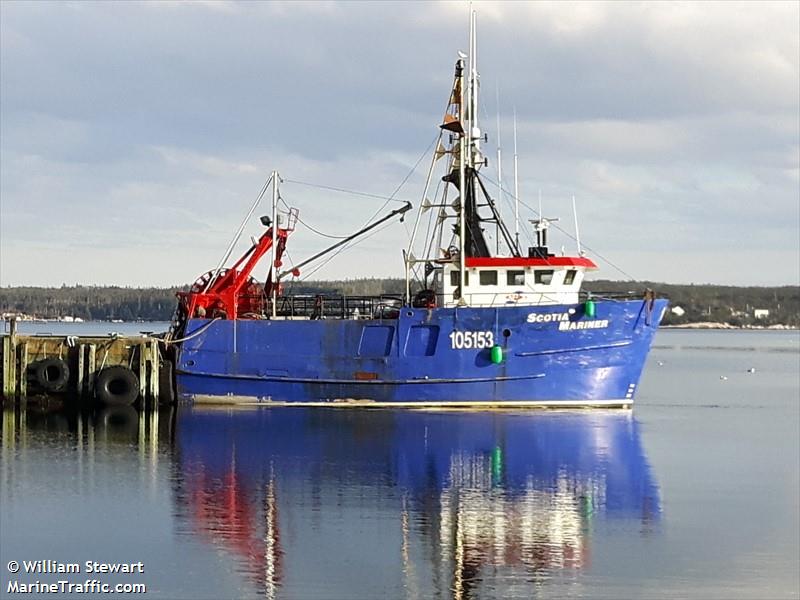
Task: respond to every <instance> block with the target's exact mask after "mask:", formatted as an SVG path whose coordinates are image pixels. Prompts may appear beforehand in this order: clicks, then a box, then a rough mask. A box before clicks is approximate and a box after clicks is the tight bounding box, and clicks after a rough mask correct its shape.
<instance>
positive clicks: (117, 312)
mask: <svg viewBox="0 0 800 600" xmlns="http://www.w3.org/2000/svg"><path fill="white" fill-rule="evenodd" d="M646 288H650V289H653V290H655V292H656V294H657V295H660V296H666V297H667V298H669V299H670V304H671V307H672V308H675V307H680V309H681V310H682V311H683V314H676V313H675V312H672V311H668V313H667V315H666V317H665V320H664V322H665V324H674V325H677V324H685V323H695V322H699V321H715V322H720V323H729V324H731V325H734V326H742V325H765V326H766V325H773V324H784V325H790V326H795V327H798V326H800V287H798V286H780V287H752V286H751V287H738V286H725V285H708V284H704V285H693V284H692V285H683V284H681V285H679V284H667V283H657V282H626V281H609V280H595V281H588V282H586V283H585V284H584V289H585V290H589V291H592V292H593V293H596V294H599V295H602V293H604V292H606V293H620V292H632V293H633V294H639V293H642V292H643V291H644V290H645V289H646ZM186 289H188V286H179V287H169V288H155V287H151V288H133V287H118V286H81V285H75V286H67V285H63V286H61V287H57V288H56V287H49V288H46V287H6V288H0V312H2V313H17V314H25V315H30V316H33V317H38V318H45V319H57V318H63V317H66V316H70V317H79V318H81V319H84V320H87V321H88V320H113V319H121V320H123V321H135V320H145V321H164V320H169V319H170V318H171V317H172V315H173V313H174V311H175V306H176V303H177V299H176V295H175V294H176V292H178V291H179V290H186ZM404 290H405V283H404V281H403V280H402V279H394V278H385V279H379V278H365V279H348V280H337V281H304V282H295V283H289V284H287V285H286V288H285V291H286V292H287V293H292V294H337V295H346V296H370V295H378V294H394V295H401V294H403V293H404ZM756 309H766V310H768V311H769V315H768V316H767V317H765V318H761V319H756V318H755V310H756ZM678 312H680V311H678Z"/></svg>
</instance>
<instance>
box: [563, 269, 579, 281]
mask: <svg viewBox="0 0 800 600" xmlns="http://www.w3.org/2000/svg"><path fill="white" fill-rule="evenodd" d="M577 273H578V271H576V270H575V269H570V270H569V271H567V274H566V275H564V285H572V283H573V282H574V281H575V275H576V274H577Z"/></svg>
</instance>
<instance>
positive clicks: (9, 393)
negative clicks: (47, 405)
mask: <svg viewBox="0 0 800 600" xmlns="http://www.w3.org/2000/svg"><path fill="white" fill-rule="evenodd" d="M9 323H10V331H9V333H8V334H7V335H4V336H3V337H2V342H3V343H2V395H3V399H4V400H13V401H17V402H24V401H25V400H26V399H27V398H29V397H34V396H51V397H52V396H59V397H63V398H64V399H65V400H66V401H72V402H74V401H76V400H78V401H91V400H95V399H98V400H101V401H104V402H105V403H107V404H132V403H135V402H138V403H139V405H140V406H141V407H155V406H157V405H158V404H159V403H162V404H165V403H168V404H171V403H173V398H174V392H173V390H174V388H173V385H174V384H173V381H172V364H171V361H170V359H169V356H168V355H167V353H166V352H165V351H164V350H165V349H164V346H163V344H162V341H161V340H160V339H159V338H156V337H152V336H149V335H139V336H122V335H117V334H111V335H106V336H80V337H79V336H64V335H61V336H58V335H52V334H46V335H21V334H19V333H18V332H17V323H16V321H14V320H11V321H10V322H9ZM98 385H99V386H101V387H102V389H99V388H98ZM135 388H138V389H135ZM165 388H166V389H165ZM137 392H138V393H137ZM131 398H132V399H131Z"/></svg>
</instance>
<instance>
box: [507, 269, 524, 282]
mask: <svg viewBox="0 0 800 600" xmlns="http://www.w3.org/2000/svg"><path fill="white" fill-rule="evenodd" d="M506 285H525V271H516V270H509V271H506Z"/></svg>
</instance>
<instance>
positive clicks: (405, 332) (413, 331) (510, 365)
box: [176, 300, 667, 406]
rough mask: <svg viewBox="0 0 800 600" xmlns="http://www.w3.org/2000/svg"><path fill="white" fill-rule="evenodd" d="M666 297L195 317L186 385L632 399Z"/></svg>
mask: <svg viewBox="0 0 800 600" xmlns="http://www.w3.org/2000/svg"><path fill="white" fill-rule="evenodd" d="M666 306H667V301H666V300H656V301H655V302H653V303H650V302H645V301H641V300H639V301H631V300H628V301H598V302H597V303H596V313H595V315H594V316H593V317H591V318H590V317H589V316H588V315H586V314H584V310H583V306H582V305H580V304H577V305H553V306H521V307H519V306H509V307H499V308H469V307H467V308H452V309H450V308H438V309H433V310H426V309H414V308H407V307H404V308H403V309H402V310H401V312H400V316H399V318H397V319H384V320H363V319H361V320H342V319H333V320H314V321H311V320H296V321H294V320H272V321H270V320H264V321H257V320H239V321H225V320H222V321H216V322H213V323H211V322H210V321H208V320H206V319H192V320H190V321H189V322H188V324H187V327H186V332H185V336H186V337H190V339H188V340H186V341H185V342H183V343H182V346H181V348H180V350H179V353H178V357H177V361H176V364H177V384H178V393H179V395H180V396H181V397H183V398H188V399H190V400H194V401H196V402H202V401H211V402H219V401H228V402H238V403H246V402H258V403H273V404H282V403H292V404H305V405H316V404H329V403H332V402H341V403H345V404H346V403H355V404H359V405H360V404H363V403H369V404H371V405H378V406H380V405H392V406H416V405H448V406H459V405H488V406H495V405H506V406H514V405H542V406H628V405H630V404H631V403H632V401H633V397H634V395H635V391H636V386H637V384H638V381H639V377H640V375H641V373H642V369H643V368H644V363H645V360H646V358H647V354H648V352H649V350H650V346H651V343H652V340H653V335H654V333H655V331H656V329H657V328H658V324H659V322H660V320H661V317H662V316H663V313H664V310H665V309H666ZM198 332H199V333H198ZM195 333H196V334H197V335H195V336H194V337H191V336H192V335H193V334H195ZM495 345H496V346H500V347H502V349H503V359H502V361H501V362H499V363H498V364H495V362H493V361H492V358H491V347H492V346H495Z"/></svg>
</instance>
